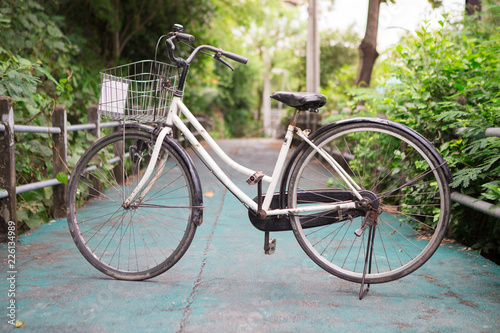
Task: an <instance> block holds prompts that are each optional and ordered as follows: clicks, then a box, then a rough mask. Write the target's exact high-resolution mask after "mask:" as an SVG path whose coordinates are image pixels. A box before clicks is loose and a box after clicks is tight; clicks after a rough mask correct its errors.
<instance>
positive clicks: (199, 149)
mask: <svg viewBox="0 0 500 333" xmlns="http://www.w3.org/2000/svg"><path fill="white" fill-rule="evenodd" d="M180 114H182V115H184V116H185V117H186V119H187V120H188V122H189V123H191V125H193V127H194V128H195V129H196V130H197V131H198V132H199V134H200V135H201V136H202V137H203V139H204V140H205V141H206V142H207V143H208V145H209V146H210V147H211V148H212V149H213V151H214V152H215V153H216V154H217V155H218V156H219V157H220V158H221V159H222V160H223V161H224V163H226V164H227V165H228V166H230V167H231V168H233V169H234V170H236V171H238V172H240V173H241V174H243V175H246V176H248V177H250V176H252V175H254V174H255V173H256V170H252V169H249V168H247V167H245V166H242V165H241V164H239V163H237V162H235V161H234V160H233V159H231V158H230V157H229V156H227V155H226V153H225V152H224V151H223V150H222V149H221V148H220V147H219V145H218V144H217V143H216V142H215V140H214V139H213V138H212V137H211V136H210V134H209V133H208V132H207V131H206V129H205V128H204V127H203V125H201V124H200V122H199V121H198V120H197V119H196V117H195V116H194V115H193V114H192V113H191V111H190V110H189V109H188V108H187V106H186V105H185V104H184V103H183V102H182V100H181V98H180V97H175V96H174V98H173V100H172V104H171V107H170V111H169V114H168V116H167V120H166V127H164V128H163V129H162V131H161V132H160V134H159V135H158V138H157V142H156V144H155V148H154V149H153V154H152V157H151V162H150V164H149V165H148V168H147V170H146V172H145V174H144V176H143V177H142V179H141V181H140V182H139V184H138V185H137V187H136V188H135V189H134V191H133V192H132V194H131V195H130V196H129V197H128V199H127V200H126V202H125V204H130V203H131V202H132V201H133V200H134V199H135V197H136V196H137V194H138V193H139V192H140V190H141V189H142V188H143V187H144V186H145V185H146V182H148V180H149V178H150V177H151V174H152V172H153V169H154V165H155V164H156V161H157V159H158V154H159V151H160V148H161V143H162V142H163V139H164V138H165V136H166V135H169V134H171V133H172V128H173V126H175V127H177V128H178V129H179V131H181V133H182V134H183V135H184V137H185V138H186V139H187V140H188V141H189V142H190V144H191V145H192V147H193V149H194V150H195V151H196V153H197V154H198V156H199V157H200V158H201V159H202V161H203V162H204V163H205V165H206V166H207V167H208V168H209V169H210V170H211V171H212V172H213V174H214V175H215V176H216V177H217V178H218V179H219V180H220V181H221V182H222V184H224V186H225V187H226V188H227V189H228V190H229V191H230V192H231V193H233V194H234V195H235V196H236V198H238V200H239V201H240V202H242V203H243V204H244V205H245V206H246V207H247V208H249V209H251V210H253V211H255V212H257V211H258V204H257V203H256V202H255V201H254V200H253V199H252V198H250V197H249V196H248V195H247V194H246V193H244V192H243V191H242V190H241V189H240V188H239V187H238V186H237V185H236V184H234V183H233V182H232V181H231V179H229V177H228V176H227V175H226V174H225V173H224V171H222V169H221V168H220V167H219V165H218V164H217V162H215V160H214V159H213V158H212V156H210V154H209V153H208V152H207V151H206V150H205V148H203V146H202V145H201V144H200V142H199V141H198V140H197V139H196V137H195V136H194V134H193V133H192V132H191V130H189V128H188V127H187V126H186V125H185V124H184V122H183V121H182V120H181V117H180ZM294 133H295V134H297V135H298V136H299V137H300V138H301V139H302V140H304V141H305V142H306V143H307V144H309V145H310V146H311V147H313V148H314V149H315V150H316V151H318V153H319V154H320V155H321V156H322V157H323V158H325V160H326V161H328V163H329V164H330V165H331V166H332V168H333V169H334V170H335V172H337V173H338V174H339V175H340V177H341V178H342V179H343V180H344V182H345V183H346V184H347V185H348V186H349V188H350V189H351V191H352V192H353V194H354V195H355V196H356V197H357V198H358V199H360V200H361V199H362V196H361V195H360V194H359V192H358V191H359V190H361V188H360V187H359V186H358V185H357V184H356V183H355V182H354V180H353V179H352V178H351V177H350V176H349V175H348V173H347V172H346V171H345V170H344V169H343V168H342V167H341V166H340V165H339V164H338V163H337V162H336V161H335V160H334V159H333V158H332V157H331V156H330V155H329V154H327V153H326V152H325V151H324V150H323V149H321V148H318V147H317V146H316V145H315V144H314V143H313V142H312V141H310V140H309V139H308V138H307V134H306V133H305V132H304V131H302V130H300V129H299V128H297V127H295V126H293V125H289V126H288V129H287V132H286V134H285V138H284V140H283V145H282V147H281V150H280V152H279V155H278V159H277V161H276V164H275V167H274V171H273V174H272V176H271V177H270V176H268V175H264V177H263V178H262V181H264V182H266V183H268V184H269V186H268V188H267V191H266V195H265V199H264V202H263V203H262V211H263V212H264V213H265V216H275V215H287V214H298V213H304V212H316V211H318V212H321V211H331V210H344V209H352V208H356V204H355V202H354V201H347V202H342V203H330V204H328V203H327V204H317V205H307V206H303V207H300V208H293V209H292V208H287V209H271V210H270V209H269V207H270V205H271V201H272V198H273V195H274V191H275V190H276V187H277V185H278V181H279V179H280V178H281V175H282V172H283V169H284V166H285V162H286V157H287V154H288V151H289V149H290V145H291V143H292V138H293V135H294ZM156 180H157V179H155V178H154V179H153V181H156ZM150 187H151V186H149V185H148V186H147V188H146V190H145V191H148V190H149V188H150ZM142 196H144V194H142V195H141V197H142Z"/></svg>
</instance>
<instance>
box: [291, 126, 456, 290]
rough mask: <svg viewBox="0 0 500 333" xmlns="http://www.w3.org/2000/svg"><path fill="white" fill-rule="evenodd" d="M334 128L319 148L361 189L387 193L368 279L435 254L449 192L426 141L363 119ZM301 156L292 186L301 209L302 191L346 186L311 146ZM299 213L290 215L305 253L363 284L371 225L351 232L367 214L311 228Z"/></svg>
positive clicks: (410, 267) (395, 274)
mask: <svg viewBox="0 0 500 333" xmlns="http://www.w3.org/2000/svg"><path fill="white" fill-rule="evenodd" d="M330 134H331V135H326V136H325V137H327V136H329V138H328V139H323V140H324V141H322V142H321V140H322V139H321V138H320V139H319V140H317V141H319V142H321V143H319V144H318V146H321V147H323V148H325V149H326V150H327V151H328V152H329V153H331V154H332V156H335V159H336V160H337V161H338V162H339V163H340V164H342V166H343V167H344V168H345V169H346V170H349V173H350V175H351V176H352V178H353V179H354V180H355V181H356V183H357V184H358V185H359V186H360V187H361V188H362V189H363V190H370V191H373V192H374V193H376V194H377V195H379V196H380V195H381V194H383V193H386V194H387V196H385V197H384V198H382V199H380V209H379V213H380V215H379V217H378V219H377V224H376V228H375V240H374V250H373V256H372V266H371V274H368V275H367V276H366V282H368V283H380V282H386V281H390V280H394V279H397V278H400V277H403V276H405V275H407V274H409V273H411V272H412V271H414V270H415V269H417V268H418V267H420V266H421V265H422V264H423V263H424V262H425V261H426V260H427V259H428V258H429V257H430V256H431V255H432V253H434V251H435V250H436V248H437V247H438V246H439V243H440V241H441V239H442V236H443V234H444V231H445V229H446V225H447V221H448V214H449V209H448V205H449V199H448V198H449V193H448V190H447V184H446V182H445V181H444V176H443V174H442V171H441V170H439V169H435V168H436V166H437V165H436V162H435V161H433V158H432V157H429V156H427V155H426V154H425V153H424V152H425V148H424V147H422V146H421V145H420V144H418V143H416V142H413V140H411V139H409V138H407V137H406V136H404V134H403V133H399V132H396V131H394V130H390V129H387V128H385V127H383V126H380V127H378V128H373V127H362V126H359V125H358V126H356V127H352V128H350V129H348V130H337V131H334V132H331V133H330ZM301 160H302V161H303V163H302V164H301V166H300V167H298V169H297V170H295V171H294V172H293V173H294V174H295V177H294V176H292V178H293V179H292V180H291V188H290V189H289V193H291V194H292V195H291V197H290V198H289V205H290V206H291V207H294V206H299V207H300V205H296V204H295V202H296V198H297V192H298V191H301V190H310V189H314V188H315V189H318V188H333V189H347V188H346V187H345V185H343V184H341V182H340V181H339V177H338V175H337V174H336V173H335V172H334V171H333V170H332V168H331V167H330V166H327V165H326V162H325V161H324V160H322V159H320V158H318V157H317V154H315V153H314V152H312V151H310V152H309V153H308V154H306V155H304V156H303V157H302V158H301ZM433 169H435V170H433ZM431 170H433V171H431ZM426 173H427V174H426ZM422 174H424V175H425V174H426V175H425V176H424V177H423V179H422V180H421V181H417V182H416V183H415V184H414V185H413V186H411V185H407V186H404V185H405V184H407V183H408V182H409V181H410V180H412V179H415V178H418V175H422ZM401 186H403V188H401V189H400V190H396V189H398V188H399V187H401ZM391 191H393V192H392V193H391ZM416 202H419V203H416ZM321 215H324V213H322V214H316V216H317V217H318V218H321ZM438 215H439V216H438ZM301 217H302V216H301V215H298V216H295V217H294V218H292V226H293V227H294V232H295V235H296V237H297V239H298V241H299V243H300V244H301V246H302V248H303V249H304V250H305V251H306V253H307V254H308V255H309V256H310V257H311V258H312V259H313V260H314V261H315V262H316V263H317V264H318V265H320V266H321V267H322V268H323V269H325V270H327V271H328V272H330V273H332V274H335V275H337V276H339V277H341V278H344V279H347V280H350V281H355V282H360V281H361V279H362V276H363V270H364V264H365V257H366V249H367V239H368V234H369V232H368V231H369V229H366V230H365V232H364V233H363V234H362V235H361V237H357V236H355V235H354V231H355V230H357V229H358V228H360V226H361V224H362V221H363V218H364V217H363V216H359V217H356V218H352V219H345V221H342V222H338V223H333V224H330V225H327V226H321V227H317V228H311V229H307V228H306V226H304V227H303V226H302V225H301V223H300V218H301Z"/></svg>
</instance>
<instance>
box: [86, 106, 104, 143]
mask: <svg viewBox="0 0 500 333" xmlns="http://www.w3.org/2000/svg"><path fill="white" fill-rule="evenodd" d="M87 123H89V124H95V129H93V130H90V131H89V133H90V134H92V135H93V136H95V137H96V138H97V139H99V138H100V137H101V119H100V117H99V115H98V114H97V105H95V104H92V105H89V106H88V107H87Z"/></svg>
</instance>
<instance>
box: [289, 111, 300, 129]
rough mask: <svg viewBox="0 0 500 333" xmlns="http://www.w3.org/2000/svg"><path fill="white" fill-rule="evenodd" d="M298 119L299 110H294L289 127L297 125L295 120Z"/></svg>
mask: <svg viewBox="0 0 500 333" xmlns="http://www.w3.org/2000/svg"><path fill="white" fill-rule="evenodd" d="M298 119H299V110H298V109H295V114H294V115H293V118H292V122H291V123H290V125H292V126H294V127H295V125H297V120H298Z"/></svg>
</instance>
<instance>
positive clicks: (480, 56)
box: [358, 6, 500, 259]
mask: <svg viewBox="0 0 500 333" xmlns="http://www.w3.org/2000/svg"><path fill="white" fill-rule="evenodd" d="M485 7H486V8H487V9H486V10H487V13H486V14H484V17H488V15H489V17H491V18H493V20H495V19H497V18H498V14H499V13H500V6H485ZM492 13H496V14H495V15H492ZM440 24H441V28H440V29H437V30H434V31H433V30H430V29H429V28H428V27H426V26H424V27H422V29H421V30H419V31H417V38H409V39H407V40H406V41H404V42H403V43H402V44H401V45H399V46H397V47H396V48H395V50H394V51H393V54H392V55H391V56H390V58H389V61H391V62H392V63H393V65H394V66H393V70H392V72H390V73H387V74H389V76H395V77H397V78H398V79H399V80H401V84H399V85H386V86H385V87H384V90H385V92H384V93H383V94H381V93H377V92H374V91H372V92H371V94H372V95H374V96H376V97H374V98H372V99H368V100H367V104H366V106H367V108H368V109H372V110H377V109H378V110H385V112H386V114H387V116H388V117H389V118H391V119H394V120H396V121H399V122H401V123H404V124H405V125H407V126H409V127H411V128H413V129H416V130H417V131H418V132H420V133H421V134H423V135H424V137H426V138H428V139H429V140H431V141H432V142H433V143H434V144H435V146H436V147H437V148H438V149H439V150H440V152H441V154H442V155H443V156H444V157H445V159H446V161H447V162H448V165H449V166H450V168H451V170H452V173H453V176H454V179H453V181H452V182H451V184H450V186H451V187H452V188H453V190H455V191H458V192H461V193H464V194H467V195H470V196H472V197H476V198H480V199H485V200H487V201H490V202H491V203H493V204H494V205H496V206H500V200H499V199H500V196H499V193H500V190H499V182H500V181H499V175H500V138H498V137H490V138H478V135H480V134H481V133H484V130H485V129H486V128H488V127H499V126H500V76H499V75H498V73H499V72H500V59H499V57H498V49H499V48H500V28H499V27H498V25H497V24H491V23H490V21H489V20H486V19H485V20H482V21H478V20H476V19H475V17H472V18H471V17H466V18H465V19H464V20H463V21H461V22H458V23H455V24H451V23H449V22H448V20H447V18H446V17H444V18H443V20H442V21H441V22H440ZM365 95H366V94H365ZM358 96H359V92H358ZM458 132H459V133H460V135H457V133H458ZM451 227H452V231H453V234H454V235H455V236H456V237H457V238H458V239H459V240H461V241H463V242H465V243H466V244H468V245H469V246H472V247H473V248H475V249H477V250H478V251H480V252H481V251H482V253H483V254H484V253H489V254H490V255H491V256H493V257H494V256H496V258H497V259H498V256H499V254H500V220H498V219H494V218H492V217H489V216H487V215H484V214H478V213H476V212H472V211H470V210H469V209H467V208H464V207H461V206H456V205H455V206H454V211H453V216H452V222H451Z"/></svg>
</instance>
